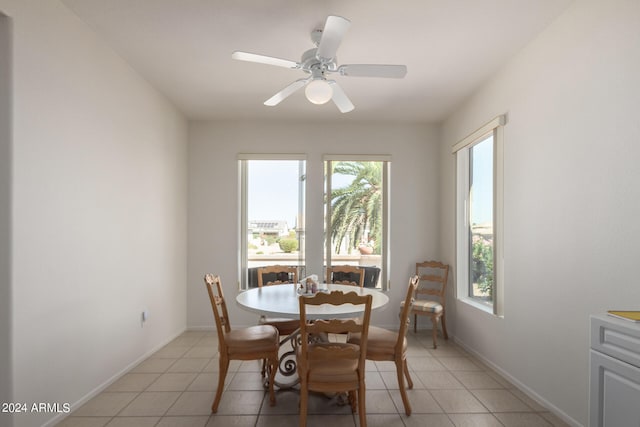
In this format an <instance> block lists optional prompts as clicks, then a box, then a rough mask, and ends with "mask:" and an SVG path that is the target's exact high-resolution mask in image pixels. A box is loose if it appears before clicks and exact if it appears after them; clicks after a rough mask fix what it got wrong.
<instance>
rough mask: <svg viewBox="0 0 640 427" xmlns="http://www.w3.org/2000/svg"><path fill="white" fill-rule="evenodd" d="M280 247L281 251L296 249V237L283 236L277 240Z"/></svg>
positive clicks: (287, 251)
mask: <svg viewBox="0 0 640 427" xmlns="http://www.w3.org/2000/svg"><path fill="white" fill-rule="evenodd" d="M279 245H280V249H282V251H283V252H286V253H289V252H293V251H297V250H298V239H296V238H291V237H284V238H282V239H280V242H279Z"/></svg>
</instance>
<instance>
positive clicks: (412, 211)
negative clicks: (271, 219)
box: [187, 105, 440, 328]
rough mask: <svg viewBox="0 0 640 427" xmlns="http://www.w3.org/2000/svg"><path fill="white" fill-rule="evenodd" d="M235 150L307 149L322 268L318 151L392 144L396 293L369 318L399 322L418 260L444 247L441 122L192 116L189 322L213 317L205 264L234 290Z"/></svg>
mask: <svg viewBox="0 0 640 427" xmlns="http://www.w3.org/2000/svg"><path fill="white" fill-rule="evenodd" d="M319 108H333V107H332V106H331V105H327V106H325V107H319ZM238 153H305V154H307V212H306V215H307V229H306V233H307V234H306V236H307V239H306V242H307V255H308V259H311V260H314V261H312V262H315V265H316V267H315V268H316V269H318V268H321V266H322V232H323V216H322V215H323V207H322V203H323V200H322V194H323V170H322V168H323V165H322V155H323V154H328V153H331V154H353V153H366V154H391V156H392V165H391V210H392V212H391V233H392V241H391V254H392V256H391V276H390V278H391V283H392V289H391V291H390V298H391V302H390V304H389V305H388V308H387V309H386V310H384V311H380V312H376V313H374V315H373V318H372V322H374V323H376V324H379V325H388V326H391V327H393V326H396V327H397V315H398V307H399V304H400V300H401V298H402V297H403V296H404V294H405V291H406V286H407V281H408V279H409V276H410V274H412V272H413V271H414V269H415V262H416V261H417V260H422V259H425V258H429V257H436V256H437V255H438V254H439V248H438V239H439V227H438V222H439V218H438V215H439V211H438V209H437V207H436V204H435V203H434V200H437V198H438V197H439V193H438V191H439V188H440V184H439V165H438V160H439V147H438V144H437V132H436V128H435V127H430V126H424V125H384V124H375V123H368V124H367V123H361V124H353V123H340V122H337V123H331V124H318V123H273V122H249V123H247V122H238V123H234V122H208V123H206V122H202V123H192V124H191V126H190V137H189V221H188V223H189V266H188V271H189V273H188V291H187V307H188V310H187V313H188V318H187V324H188V326H189V327H191V328H198V327H213V314H212V313H211V307H210V304H209V300H208V297H207V295H206V291H205V287H204V283H203V280H202V278H203V275H204V274H205V273H207V272H212V273H215V274H219V275H220V276H221V278H222V281H223V284H224V287H225V295H226V296H227V298H229V299H235V296H236V295H237V288H238V287H237V282H238V274H237V265H238V252H239V247H238V230H239V223H238V221H239V211H238V203H239V202H238V193H239V189H238V188H239V187H238V162H237V160H236V156H237V154H238ZM313 241H315V242H316V244H315V245H313V244H312V243H311V242H313ZM312 269H313V267H311V269H309V268H308V269H307V271H308V272H310V273H311V272H312V271H311V270H312ZM316 272H317V270H316ZM229 308H230V317H231V322H232V325H237V326H240V325H251V324H255V322H256V316H255V314H253V313H247V312H244V311H242V310H241V309H239V308H238V307H237V306H236V304H235V303H233V301H232V303H231V304H229Z"/></svg>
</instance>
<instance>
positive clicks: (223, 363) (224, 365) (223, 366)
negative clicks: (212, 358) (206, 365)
mask: <svg viewBox="0 0 640 427" xmlns="http://www.w3.org/2000/svg"><path fill="white" fill-rule="evenodd" d="M228 370H229V358H228V357H227V355H226V354H225V355H222V354H221V355H220V372H218V389H217V390H216V397H215V399H213V405H211V412H213V413H216V412H218V405H219V404H220V398H221V397H222V391H223V390H224V380H225V378H226V377H227V371H228Z"/></svg>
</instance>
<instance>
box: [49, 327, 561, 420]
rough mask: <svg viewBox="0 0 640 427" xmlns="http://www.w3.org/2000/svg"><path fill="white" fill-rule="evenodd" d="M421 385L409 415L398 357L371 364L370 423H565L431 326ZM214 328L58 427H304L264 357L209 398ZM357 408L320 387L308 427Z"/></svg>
mask: <svg viewBox="0 0 640 427" xmlns="http://www.w3.org/2000/svg"><path fill="white" fill-rule="evenodd" d="M408 339H409V352H408V362H409V369H410V371H411V376H412V378H413V382H414V388H413V389H412V390H409V391H408V393H409V399H410V400H411V405H412V407H413V414H412V415H411V416H409V417H407V416H406V415H405V414H404V407H403V406H402V400H401V398H400V393H399V391H398V385H397V380H396V374H395V365H394V364H393V363H391V362H367V374H366V375H367V379H366V382H367V423H368V425H369V426H370V427H405V426H406V427H414V426H415V427H418V426H420V427H422V426H429V427H462V426H465V427H466V426H469V427H472V426H473V427H494V426H496V427H498V426H499V427H505V426H506V427H538V426H545V427H550V426H566V424H565V423H563V422H562V421H561V420H560V419H558V418H557V417H556V416H554V415H553V414H551V413H550V412H548V411H547V410H546V409H545V408H543V407H541V406H540V405H539V404H537V403H536V402H534V401H533V400H531V399H529V398H528V397H527V396H526V395H525V394H524V393H522V392H521V391H519V390H517V389H515V388H514V387H513V386H512V385H511V384H509V382H508V381H506V380H505V379H504V378H502V377H501V376H500V375H498V374H496V373H495V372H494V371H492V370H491V369H489V368H487V367H486V366H485V365H483V364H482V363H480V362H479V361H478V360H476V359H474V358H473V357H472V356H470V355H469V354H467V353H466V352H465V351H464V350H462V349H461V348H460V347H458V346H456V345H455V344H453V343H450V342H446V341H441V342H440V343H439V344H440V345H439V346H438V349H436V350H434V349H433V348H432V346H431V334H430V333H428V332H426V331H422V332H419V333H418V334H414V333H413V332H409V336H408ZM217 371H218V359H217V338H216V336H215V334H214V333H213V332H200V331H197V332H196V331H190V332H185V333H184V334H182V335H181V336H180V337H178V338H176V339H175V340H174V341H172V342H171V343H170V344H168V345H167V346H165V347H164V348H162V349H161V350H159V351H158V352H156V353H155V354H154V355H152V356H151V357H150V358H148V359H147V360H145V361H144V362H142V363H141V364H140V365H138V366H136V367H135V368H134V369H132V370H131V371H130V372H129V373H127V374H126V375H124V376H123V377H122V378H120V379H119V380H118V381H116V382H115V383H113V384H112V385H111V386H109V387H108V388H107V389H106V390H105V391H104V392H102V393H101V394H99V395H98V396H96V397H95V398H93V399H92V400H90V401H89V402H87V403H86V404H85V405H83V406H82V407H80V408H78V409H77V410H75V411H73V412H72V413H71V415H70V416H69V417H68V418H66V419H65V420H63V421H62V422H61V423H59V424H58V426H59V427H94V426H95V427H102V426H108V427H130V426H133V427H146V426H149V427H151V426H155V427H205V426H206V427H235V426H237V427H245V426H247V427H249V426H251V427H266V426H273V427H287V426H291V427H294V426H297V425H298V421H299V420H298V398H299V395H298V392H297V390H295V389H294V390H280V391H278V392H277V394H276V399H277V404H276V406H269V402H268V396H267V393H266V391H265V389H264V388H263V386H262V378H261V376H260V364H259V363H258V362H238V361H233V362H231V367H230V372H229V374H228V375H227V380H226V388H225V392H224V394H223V395H222V401H221V403H220V407H219V409H218V413H217V414H215V415H212V414H211V402H212V401H213V396H214V391H215V387H216V384H217V380H218V374H217ZM357 419H358V417H357V414H352V413H351V410H350V409H349V407H347V406H341V405H339V402H338V401H337V399H335V398H333V399H330V398H327V397H325V396H321V395H312V396H310V400H309V417H308V421H307V425H308V426H309V427H314V426H322V427H327V426H331V427H354V426H357V425H358V421H357Z"/></svg>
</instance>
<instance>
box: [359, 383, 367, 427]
mask: <svg viewBox="0 0 640 427" xmlns="http://www.w3.org/2000/svg"><path fill="white" fill-rule="evenodd" d="M366 400H367V399H366V392H365V385H364V381H361V382H360V387H359V388H358V418H360V427H367V409H366V407H365V402H366Z"/></svg>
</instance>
